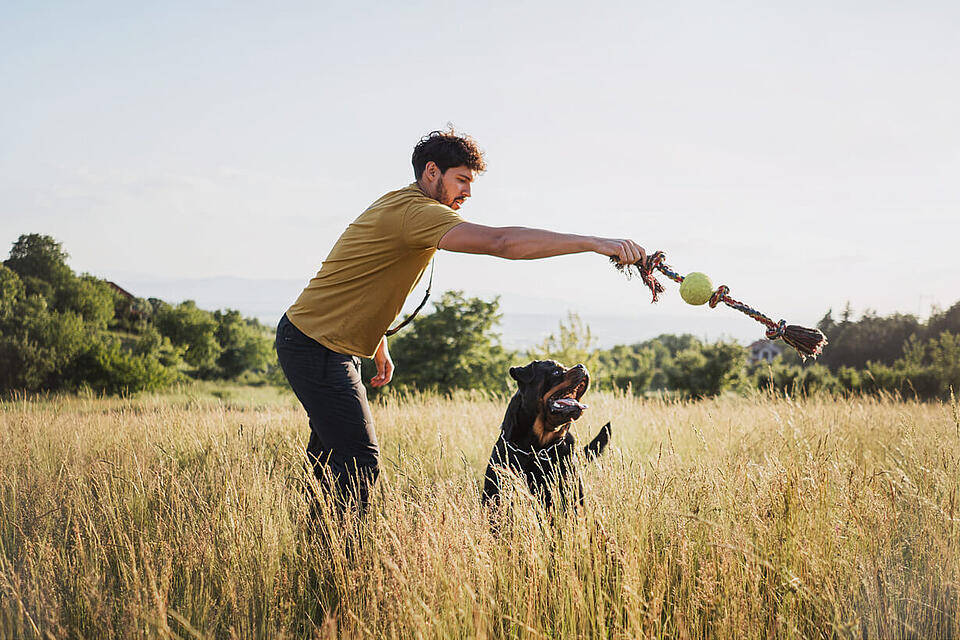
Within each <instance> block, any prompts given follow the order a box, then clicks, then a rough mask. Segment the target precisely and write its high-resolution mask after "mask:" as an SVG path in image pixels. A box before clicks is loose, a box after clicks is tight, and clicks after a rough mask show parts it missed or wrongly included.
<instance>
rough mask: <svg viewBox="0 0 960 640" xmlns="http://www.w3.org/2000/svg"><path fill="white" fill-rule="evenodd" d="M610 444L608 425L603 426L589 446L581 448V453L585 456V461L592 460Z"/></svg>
mask: <svg viewBox="0 0 960 640" xmlns="http://www.w3.org/2000/svg"><path fill="white" fill-rule="evenodd" d="M609 442H610V423H609V422H608V423H607V424H605V425H603V428H602V429H600V433H598V434H597V436H596V437H595V438H594V439H593V440H591V441H590V444H588V445H587V446H585V447H584V448H583V453H584V455H585V456H587V460H593V459H594V458H596V457H597V456H599V455H600V454H601V453H603V450H604V449H606V448H607V444H608V443H609Z"/></svg>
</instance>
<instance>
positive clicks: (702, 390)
mask: <svg viewBox="0 0 960 640" xmlns="http://www.w3.org/2000/svg"><path fill="white" fill-rule="evenodd" d="M745 359H746V354H745V353H744V350H743V347H741V346H740V345H739V344H736V343H734V342H716V343H714V344H708V345H701V346H699V347H688V348H686V349H683V350H682V351H680V352H678V353H677V354H676V356H675V357H674V359H673V362H672V363H671V364H670V365H669V366H668V367H667V369H666V374H667V380H668V382H669V385H670V387H671V388H673V389H677V390H678V391H682V392H684V393H686V394H689V395H691V396H695V397H707V396H716V395H719V394H720V393H721V392H723V391H725V390H727V389H730V388H732V387H734V386H735V385H736V384H738V383H739V382H740V381H741V380H742V378H743V370H744V364H745Z"/></svg>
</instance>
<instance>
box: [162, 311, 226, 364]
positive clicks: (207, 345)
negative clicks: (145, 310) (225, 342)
mask: <svg viewBox="0 0 960 640" xmlns="http://www.w3.org/2000/svg"><path fill="white" fill-rule="evenodd" d="M155 323H156V327H157V329H158V330H159V331H160V334H161V335H163V336H166V337H167V338H170V342H172V343H173V344H174V346H177V347H182V348H183V360H184V362H186V363H187V364H188V365H190V366H192V367H194V368H195V369H196V374H197V375H199V376H201V377H210V376H212V375H213V374H214V373H216V368H217V359H218V358H219V357H220V354H221V352H222V351H223V349H222V348H221V347H220V344H219V342H217V337H216V330H217V321H216V320H215V319H214V317H213V315H212V314H211V313H210V312H209V311H204V310H203V309H198V308H197V303H196V302H194V301H193V300H187V301H185V302H182V303H180V304H179V305H177V306H176V307H171V306H170V305H166V304H164V305H162V306H161V307H160V309H159V310H158V311H157V315H156V319H155Z"/></svg>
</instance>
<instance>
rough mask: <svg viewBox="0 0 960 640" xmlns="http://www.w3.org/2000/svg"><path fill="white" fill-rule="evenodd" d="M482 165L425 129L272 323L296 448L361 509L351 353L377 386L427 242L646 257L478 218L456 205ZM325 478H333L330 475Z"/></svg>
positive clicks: (461, 143) (365, 434) (359, 395)
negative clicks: (296, 431) (408, 175)
mask: <svg viewBox="0 0 960 640" xmlns="http://www.w3.org/2000/svg"><path fill="white" fill-rule="evenodd" d="M485 170H486V164H485V162H484V159H483V153H482V152H481V151H480V149H479V148H478V147H477V145H476V143H475V142H474V141H473V140H472V139H471V138H469V137H466V136H459V135H456V134H455V133H454V132H453V131H452V130H451V131H445V132H441V131H434V132H432V133H430V134H428V135H427V136H425V137H423V138H422V139H421V140H420V142H419V143H418V144H417V145H416V147H415V148H414V150H413V171H414V177H415V178H416V182H414V183H412V184H410V185H409V186H407V187H404V188H403V189H400V190H398V191H392V192H390V193H388V194H386V195H384V196H383V197H381V198H380V199H379V200H377V201H376V202H374V203H373V204H372V205H370V207H369V208H368V209H367V210H366V211H365V212H363V213H362V214H361V215H360V217H359V218H357V219H356V220H354V221H353V223H351V224H350V226H349V227H347V229H346V231H344V232H343V234H342V235H341V236H340V239H339V240H337V242H336V244H335V245H334V247H333V249H332V250H331V251H330V255H328V256H327V259H326V260H325V261H324V262H323V265H322V266H321V268H320V271H319V272H318V273H317V275H316V276H315V277H314V278H313V279H312V280H311V281H310V283H309V284H308V285H307V287H306V288H305V289H304V290H303V293H301V294H300V297H299V298H298V299H297V301H296V302H295V303H294V304H293V306H291V307H290V309H289V310H287V312H286V314H285V315H284V316H283V318H281V320H280V324H279V325H278V326H277V343H276V344H277V355H278V358H279V360H280V366H281V367H282V368H283V371H284V373H285V374H286V376H287V380H289V381H290V386H291V387H293V390H294V393H296V395H297V398H299V400H300V402H301V403H302V404H303V406H304V408H305V409H306V410H307V415H308V416H309V419H310V440H309V443H308V444H307V456H308V458H309V460H310V462H311V464H312V465H313V471H314V474H315V475H316V476H317V478H318V479H319V480H320V481H321V483H322V484H323V485H325V486H327V487H328V488H331V489H333V490H334V492H335V494H336V496H337V497H338V498H339V499H341V500H343V499H346V498H349V497H355V498H356V500H357V502H358V506H359V507H360V509H361V510H363V509H364V508H365V506H366V504H367V499H368V492H369V487H370V486H371V485H372V484H373V483H374V482H375V481H376V479H377V476H378V475H379V447H378V445H377V438H376V434H375V432H374V429H373V420H372V418H371V416H370V408H369V405H368V404H367V396H366V391H365V390H364V388H363V384H362V382H361V380H360V358H373V360H374V362H375V363H376V365H377V374H376V375H375V376H374V377H373V378H372V379H371V380H370V384H371V386H373V387H381V386H383V385H385V384H387V383H389V382H390V380H391V379H392V378H393V372H394V365H393V361H392V360H391V359H390V352H389V350H388V349H387V339H386V337H385V336H384V333H385V332H386V331H387V329H388V327H389V326H390V324H391V323H392V322H393V321H394V320H395V319H396V318H397V316H398V315H399V313H400V310H401V308H402V307H403V303H404V301H405V300H406V298H407V296H408V295H409V294H410V292H411V291H412V290H413V288H414V286H415V285H416V284H417V282H418V281H419V280H420V277H421V276H422V275H423V272H424V270H425V269H426V267H427V264H428V263H429V262H430V259H431V258H432V257H433V254H434V253H435V252H436V250H437V249H444V250H446V251H457V252H461V253H478V254H485V255H491V256H497V257H500V258H507V259H508V260H530V259H534V258H547V257H551V256H559V255H564V254H569V253H581V252H584V251H593V252H595V253H599V254H601V255H604V256H616V258H617V259H618V260H619V261H620V262H621V263H623V264H632V263H635V262H637V261H638V260H646V253H645V252H644V250H643V247H641V246H640V245H638V244H637V243H636V242H633V241H632V240H622V239H613V238H598V237H593V236H581V235H573V234H566V233H554V232H552V231H545V230H542V229H530V228H526V227H487V226H484V225H479V224H474V223H470V222H466V221H465V220H464V219H463V218H461V217H460V215H459V214H458V213H457V210H458V209H460V207H461V205H463V203H464V201H465V200H466V199H467V198H469V197H470V188H471V185H472V184H473V181H474V179H475V178H476V176H477V175H478V174H480V173H482V172H483V171H485ZM331 481H332V485H333V486H332V487H331V486H330V485H331Z"/></svg>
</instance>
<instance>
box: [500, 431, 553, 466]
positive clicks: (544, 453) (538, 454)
mask: <svg viewBox="0 0 960 640" xmlns="http://www.w3.org/2000/svg"><path fill="white" fill-rule="evenodd" d="M500 439H501V440H503V444H504V445H505V446H506V448H507V450H508V451H510V452H511V453H515V454H517V455H521V456H525V457H527V458H534V459H535V460H544V461H549V460H550V452H551V451H555V450H556V449H557V448H559V447H560V445H561V444H563V438H560V439H559V440H557V442H556V444H552V445H550V446H549V447H547V448H546V449H540V450H539V451H534V450H533V449H530V451H524V450H523V449H521V448H519V447H515V446H514V445H512V444H511V443H510V441H509V440H507V438H506V437H505V436H504V434H503V432H502V431H501V432H500Z"/></svg>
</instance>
